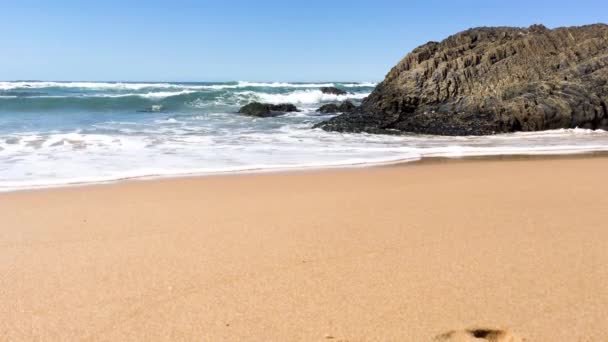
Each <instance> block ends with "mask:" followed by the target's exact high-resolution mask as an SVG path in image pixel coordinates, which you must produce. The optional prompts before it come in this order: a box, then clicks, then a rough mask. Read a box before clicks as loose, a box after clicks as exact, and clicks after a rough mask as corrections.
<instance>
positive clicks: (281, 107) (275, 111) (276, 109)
mask: <svg viewBox="0 0 608 342" xmlns="http://www.w3.org/2000/svg"><path fill="white" fill-rule="evenodd" d="M288 112H299V110H298V108H296V106H294V105H293V104H291V103H281V104H276V105H275V104H268V103H259V102H251V103H249V104H247V105H245V106H243V107H241V109H239V113H240V114H244V115H249V116H257V117H261V118H267V117H273V116H279V115H283V114H285V113H288Z"/></svg>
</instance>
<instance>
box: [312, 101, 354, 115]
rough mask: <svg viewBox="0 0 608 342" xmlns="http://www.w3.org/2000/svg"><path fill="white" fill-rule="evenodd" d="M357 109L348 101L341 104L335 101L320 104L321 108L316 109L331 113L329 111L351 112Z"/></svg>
mask: <svg viewBox="0 0 608 342" xmlns="http://www.w3.org/2000/svg"><path fill="white" fill-rule="evenodd" d="M356 109H357V106H355V105H354V104H353V103H352V102H350V101H344V102H342V103H341V104H339V105H337V104H335V103H330V104H326V105H323V106H321V108H319V109H317V111H318V112H320V113H325V114H331V113H351V112H354V111H355V110H356Z"/></svg>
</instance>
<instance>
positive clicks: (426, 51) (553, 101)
mask: <svg viewBox="0 0 608 342" xmlns="http://www.w3.org/2000/svg"><path fill="white" fill-rule="evenodd" d="M607 104H608V25H605V24H596V25H588V26H580V27H563V28H557V29H553V30H550V29H547V28H546V27H544V26H542V25H533V26H530V27H528V28H514V27H482V28H474V29H470V30H467V31H464V32H461V33H458V34H456V35H453V36H451V37H448V38H447V39H445V40H444V41H442V42H440V43H437V42H429V43H427V44H425V45H422V46H420V47H418V48H416V49H414V50H413V51H412V52H411V53H410V54H408V55H407V56H406V57H405V58H404V59H403V60H402V61H401V62H400V63H399V64H397V65H396V66H395V67H394V68H393V69H392V70H391V71H390V72H389V73H388V74H387V76H386V78H385V79H384V81H383V82H381V83H380V84H379V85H378V86H377V87H376V89H375V90H374V91H373V92H372V94H371V95H370V96H369V97H368V98H367V99H365V100H364V101H363V103H362V105H361V107H360V109H359V110H356V111H354V112H352V113H346V114H343V115H340V116H337V117H335V118H332V119H330V120H328V121H326V122H324V123H321V124H319V125H317V126H318V127H321V128H323V129H326V130H333V131H348V132H395V131H400V132H415V133H424V134H441V135H484V134H494V133H501V132H514V131H536V130H546V129H557V128H573V127H582V128H591V129H597V128H603V129H606V128H608V105H607Z"/></svg>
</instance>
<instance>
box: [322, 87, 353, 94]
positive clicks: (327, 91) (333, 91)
mask: <svg viewBox="0 0 608 342" xmlns="http://www.w3.org/2000/svg"><path fill="white" fill-rule="evenodd" d="M321 92H322V93H323V94H330V95H346V94H348V93H347V92H346V91H344V90H342V89H340V88H336V87H321Z"/></svg>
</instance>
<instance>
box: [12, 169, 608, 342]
mask: <svg viewBox="0 0 608 342" xmlns="http://www.w3.org/2000/svg"><path fill="white" fill-rule="evenodd" d="M607 175H608V158H606V157H588V158H580V157H579V158H574V157H572V158H570V157H568V158H557V159H532V160H518V159H508V160H481V161H478V160H474V161H449V162H440V163H438V162H432V163H419V164H411V165H404V166H392V167H375V168H365V169H350V170H324V171H307V172H289V173H269V174H250V175H233V176H213V177H198V178H181V179H164V180H150V181H130V182H122V183H117V184H110V185H98V186H85V187H73V188H62V189H49V190H37V191H23V192H14V193H2V194H0V217H1V220H2V221H1V222H2V223H1V224H0V248H1V250H2V253H0V340H2V341H4V340H7V341H22V340H23V341H30V340H36V339H38V340H44V341H51V340H81V341H86V340H89V341H101V340H103V341H129V340H171V341H181V340H184V341H185V340H188V341H191V340H199V341H200V340H205V341H238V340H247V341H251V340H253V341H260V340H264V341H431V340H438V341H469V340H471V341H473V340H474V336H477V337H479V338H482V339H481V341H483V340H490V341H521V340H522V339H525V340H526V341H606V340H608V324H607V320H606V318H607V317H608V187H606V179H607V178H606V177H607Z"/></svg>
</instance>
